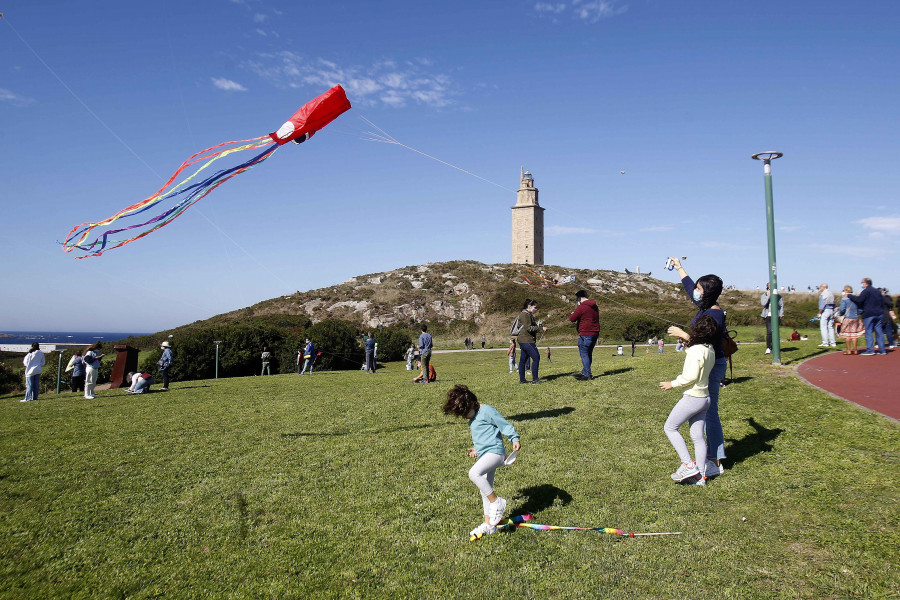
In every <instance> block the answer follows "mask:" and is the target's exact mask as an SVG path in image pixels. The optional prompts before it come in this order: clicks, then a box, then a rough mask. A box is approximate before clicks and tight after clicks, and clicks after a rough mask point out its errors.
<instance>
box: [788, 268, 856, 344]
mask: <svg viewBox="0 0 900 600" xmlns="http://www.w3.org/2000/svg"><path fill="white" fill-rule="evenodd" d="M852 293H853V288H852V287H850V286H849V285H845V286H844V291H843V293H842V294H841V296H842V297H841V303H840V305H839V306H838V309H837V313H836V314H837V315H838V318H839V319H841V337H842V338H844V342H845V343H846V344H847V348H846V349H845V350H844V354H859V350H858V349H857V344H859V338H860V337H862V335H863V333H864V332H865V331H866V326H865V325H863V322H862V319H860V318H859V309H857V308H856V304H855V303H854V302H853V301H852V300H850V298H849V296H850V294H852ZM794 333H797V330H796V329H795V330H794ZM797 338H798V339H799V338H800V334H797ZM791 339H794V334H793V333H792V334H791Z"/></svg>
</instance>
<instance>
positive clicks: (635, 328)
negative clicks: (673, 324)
mask: <svg viewBox="0 0 900 600" xmlns="http://www.w3.org/2000/svg"><path fill="white" fill-rule="evenodd" d="M666 329H667V325H666V324H665V323H663V322H661V321H659V320H657V319H651V318H650V317H645V316H644V315H634V316H632V317H630V318H628V319H627V320H626V321H625V325H624V326H623V327H622V339H625V340H628V341H630V342H639V341H642V340H646V339H649V338H651V337H660V336H662V335H664V334H665V332H666Z"/></svg>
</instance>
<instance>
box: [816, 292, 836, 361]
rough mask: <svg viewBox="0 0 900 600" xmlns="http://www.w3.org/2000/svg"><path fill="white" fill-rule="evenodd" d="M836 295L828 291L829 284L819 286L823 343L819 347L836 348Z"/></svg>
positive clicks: (819, 315) (820, 327)
mask: <svg viewBox="0 0 900 600" xmlns="http://www.w3.org/2000/svg"><path fill="white" fill-rule="evenodd" d="M834 308H835V303H834V293H833V292H832V291H831V290H829V289H828V284H827V283H823V284H822V285H820V286H819V314H817V315H816V316H817V317H819V331H820V332H821V333H822V343H821V344H819V347H822V348H825V347H834V346H837V343H835V341H834Z"/></svg>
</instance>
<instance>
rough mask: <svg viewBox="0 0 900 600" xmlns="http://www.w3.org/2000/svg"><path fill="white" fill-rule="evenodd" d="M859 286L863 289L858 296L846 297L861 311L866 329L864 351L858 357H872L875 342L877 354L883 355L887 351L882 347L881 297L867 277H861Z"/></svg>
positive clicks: (882, 306)
mask: <svg viewBox="0 0 900 600" xmlns="http://www.w3.org/2000/svg"><path fill="white" fill-rule="evenodd" d="M860 284H861V285H862V288H863V289H862V291H861V292H860V293H859V294H858V295H855V296H854V295H853V294H848V295H847V297H848V298H850V300H852V301H853V302H855V303H856V306H857V307H858V308H859V309H861V312H862V314H861V317H862V320H863V325H864V326H865V328H866V351H865V352H861V353H860V356H874V355H875V343H876V342H878V343H879V347H878V354H881V355H885V354H887V350H886V349H885V347H884V329H883V328H882V326H881V319H882V317H883V316H884V299H883V298H882V297H881V290H879V289H878V288H877V287H872V280H871V279H869V278H868V277H863V279H862V281H861V282H860Z"/></svg>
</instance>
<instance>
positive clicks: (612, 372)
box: [594, 367, 634, 379]
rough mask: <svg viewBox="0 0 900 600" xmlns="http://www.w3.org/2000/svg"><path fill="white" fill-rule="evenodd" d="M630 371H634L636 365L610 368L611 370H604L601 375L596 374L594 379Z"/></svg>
mask: <svg viewBox="0 0 900 600" xmlns="http://www.w3.org/2000/svg"><path fill="white" fill-rule="evenodd" d="M628 371H634V367H621V368H619V369H610V370H609V371H604V372H602V373H600V374H599V375H594V379H597V378H598V377H606V376H608V375H621V374H622V373H627V372H628Z"/></svg>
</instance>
